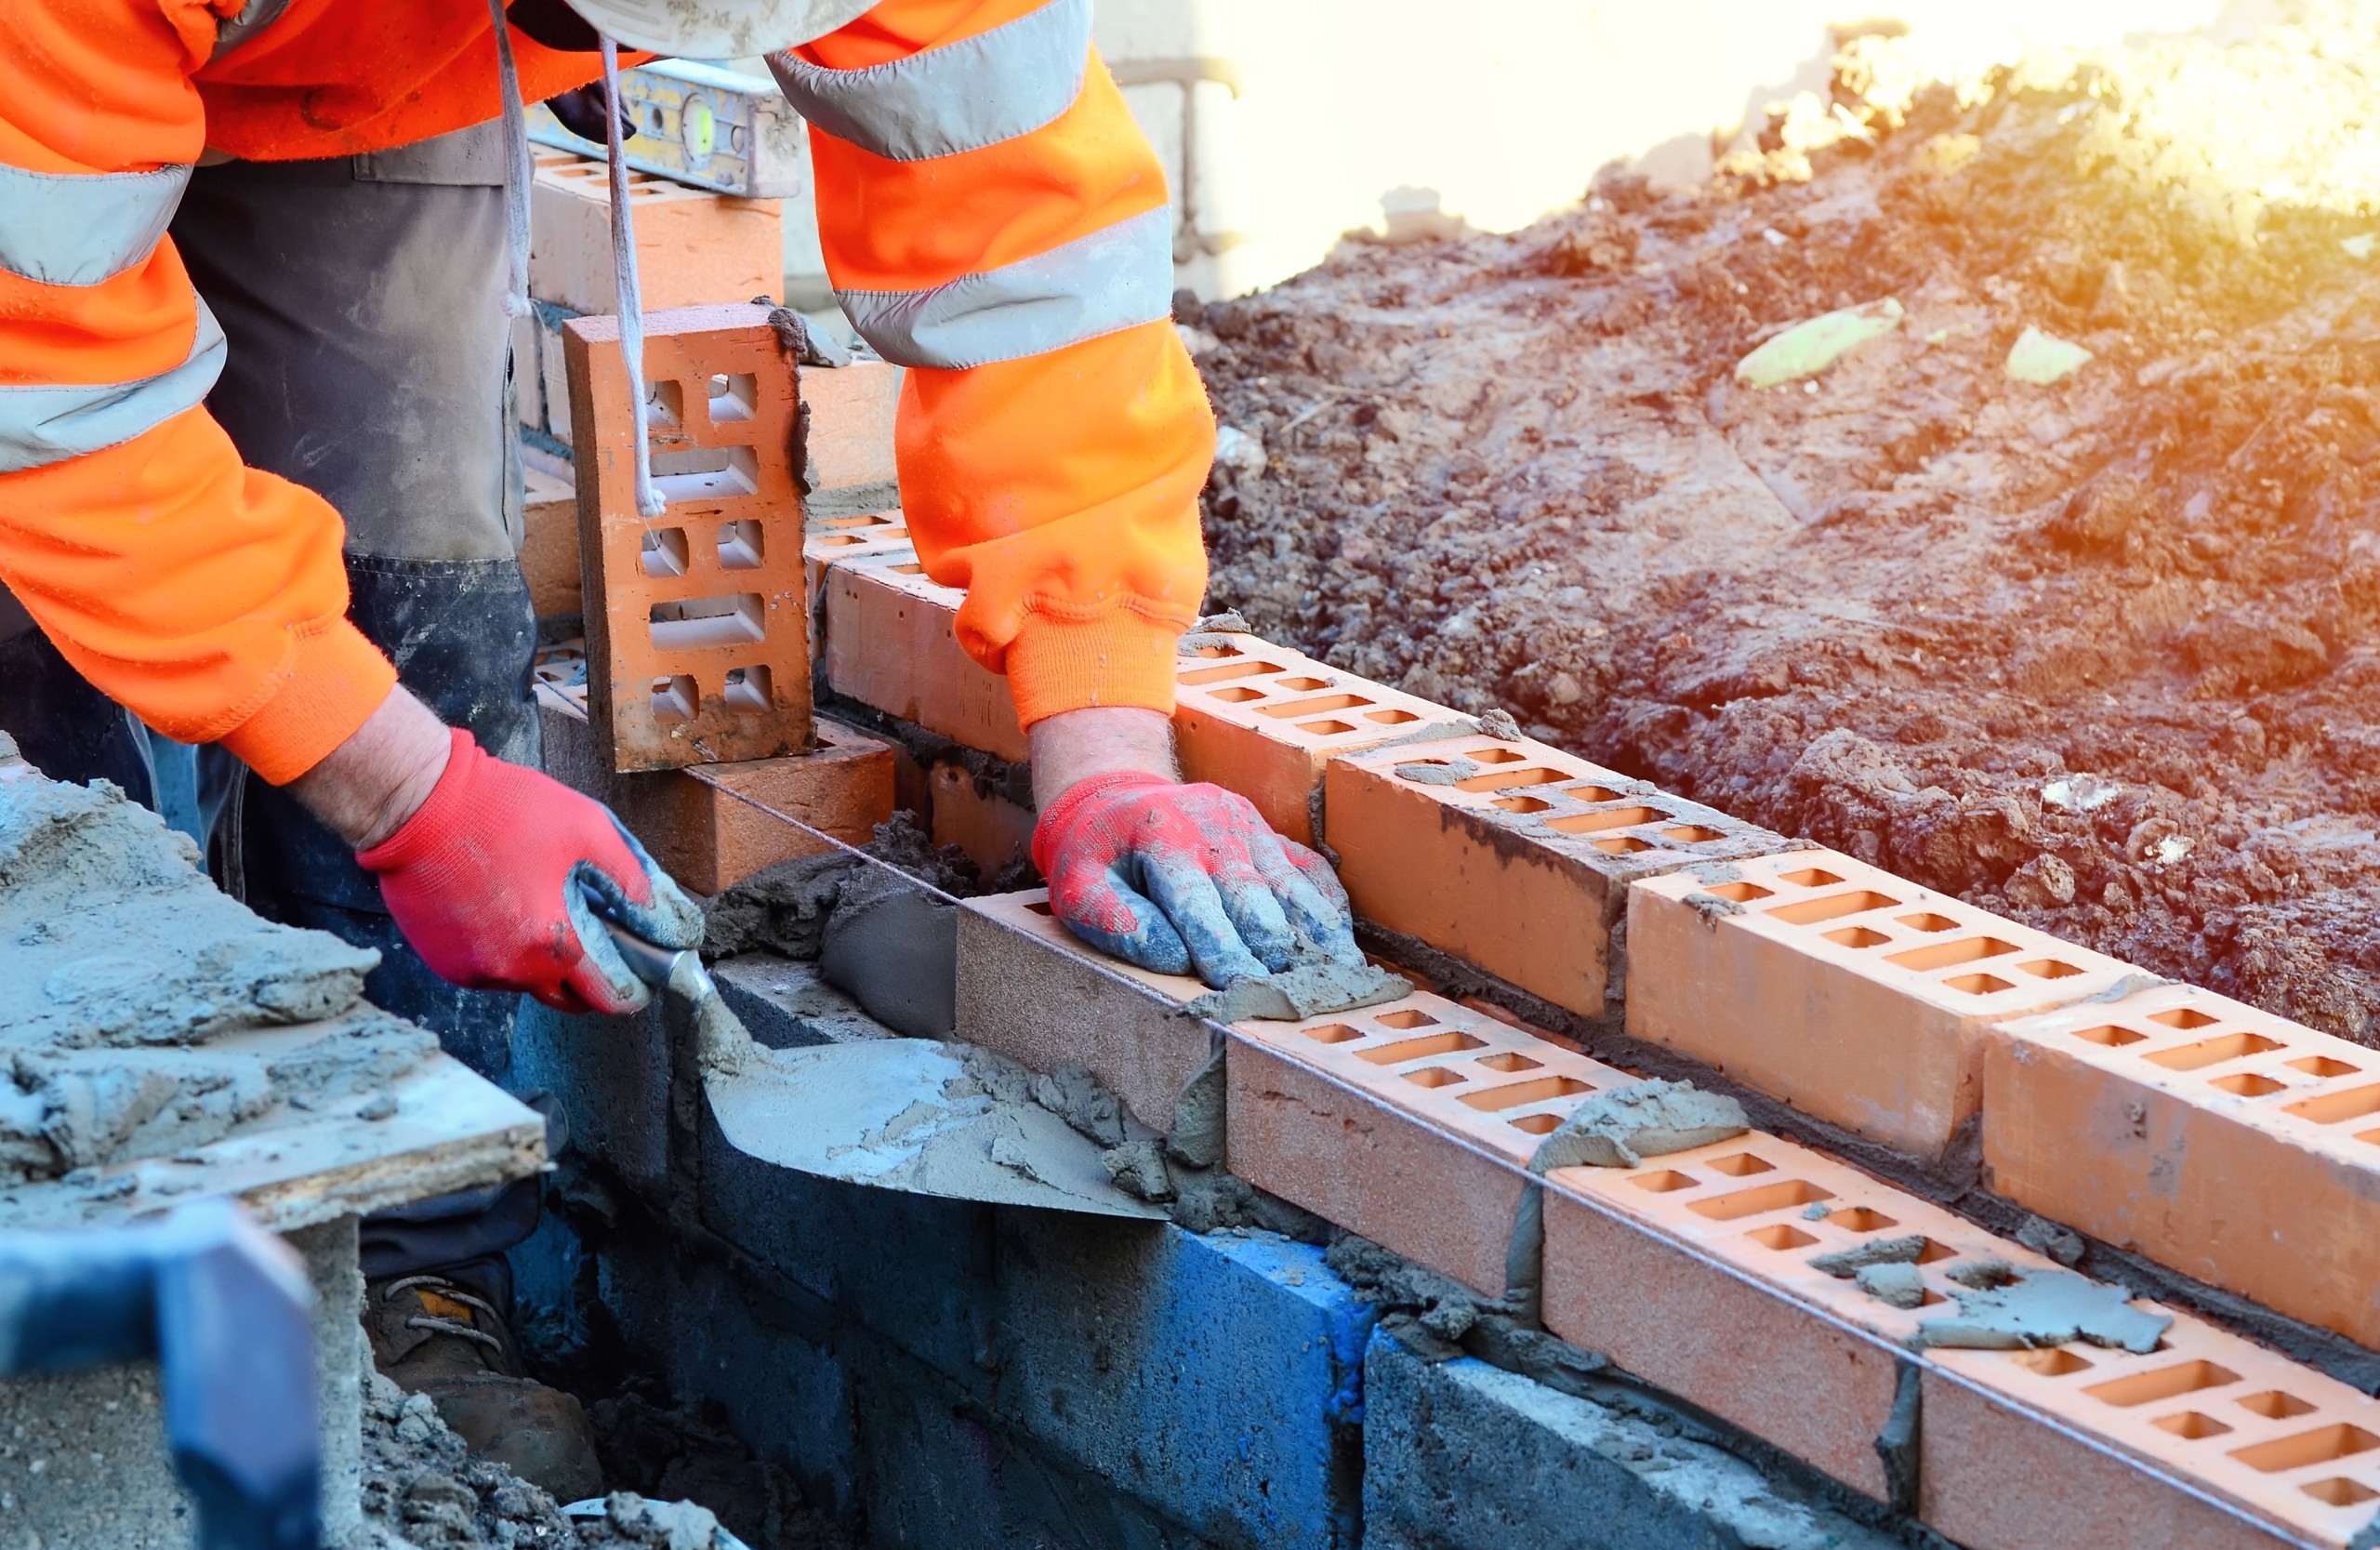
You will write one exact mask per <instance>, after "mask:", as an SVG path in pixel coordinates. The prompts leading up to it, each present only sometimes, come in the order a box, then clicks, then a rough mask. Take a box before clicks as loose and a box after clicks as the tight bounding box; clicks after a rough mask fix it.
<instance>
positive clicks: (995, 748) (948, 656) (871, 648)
mask: <svg viewBox="0 0 2380 1550" xmlns="http://www.w3.org/2000/svg"><path fill="white" fill-rule="evenodd" d="M966 595H967V594H966V593H964V592H962V591H960V590H958V589H957V588H955V587H944V586H940V585H938V584H936V583H935V582H934V581H932V580H931V579H930V578H928V576H926V574H925V567H924V566H923V565H920V564H919V563H918V561H917V559H916V558H915V557H914V556H913V555H906V554H903V553H899V552H894V553H885V554H872V555H867V556H864V557H862V558H858V559H851V560H838V561H836V562H835V563H834V564H833V566H832V567H831V568H830V569H829V571H828V572H827V576H826V682H828V683H829V684H830V685H832V686H833V688H834V691H835V693H837V694H839V695H843V696H849V697H850V698H852V699H855V700H857V701H859V702H860V703H861V704H862V705H866V706H871V707H873V708H875V709H878V710H881V711H882V712H884V713H885V714H886V715H888V716H896V717H898V718H900V719H901V720H903V721H905V722H916V723H917V724H918V725H919V726H921V727H924V728H925V729H926V730H927V731H928V732H938V733H940V734H942V735H944V736H945V737H948V738H950V739H951V740H952V741H954V742H957V743H959V744H961V745H963V746H965V747H967V748H971V749H982V750H983V751H984V752H985V753H988V754H991V755H993V756H994V757H996V758H999V759H1005V760H1007V761H1008V762H1011V763H1012V764H1013V763H1022V762H1025V761H1026V760H1028V759H1030V758H1031V757H1032V749H1030V748H1029V747H1028V746H1027V745H1026V743H1025V730H1024V728H1022V727H1020V726H1019V725H1018V724H1017V721H1016V705H1015V702H1014V701H1013V700H1012V699H1011V698H1010V697H1009V692H1008V681H1007V680H1006V679H1004V678H1002V677H1000V676H999V675H998V674H997V673H995V672H992V671H990V670H989V669H986V668H985V667H983V666H982V665H981V664H979V663H978V662H976V661H975V659H974V658H973V657H972V656H968V655H967V653H966V652H965V651H964V650H962V649H960V647H959V637H958V635H957V633H956V631H955V629H954V624H955V621H956V620H957V618H958V616H959V603H962V602H963V601H965V599H966Z"/></svg>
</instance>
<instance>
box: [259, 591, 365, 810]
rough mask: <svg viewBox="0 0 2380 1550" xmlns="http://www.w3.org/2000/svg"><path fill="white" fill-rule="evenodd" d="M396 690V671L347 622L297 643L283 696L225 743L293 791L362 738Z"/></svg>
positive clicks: (273, 781)
mask: <svg viewBox="0 0 2380 1550" xmlns="http://www.w3.org/2000/svg"><path fill="white" fill-rule="evenodd" d="M396 686H397V669H394V668H392V667H390V665H389V659H388V658H387V657H386V656H382V655H381V654H380V648H379V647H377V646H376V645H374V644H373V643H371V642H369V641H367V640H365V639H364V632H363V631H362V630H360V629H356V628H355V626H354V625H352V624H350V622H348V621H347V620H345V619H338V620H336V621H334V622H333V623H332V624H331V625H330V626H329V628H327V629H322V630H320V631H318V632H315V633H312V634H306V635H300V636H299V637H298V653H297V656H296V657H295V658H294V659H293V660H292V661H291V662H290V664H289V676H288V678H287V679H286V680H285V681H284V682H283V683H282V685H281V689H280V692H279V693H277V694H275V695H274V696H272V698H271V699H269V700H267V701H265V702H264V708H263V709H260V710H258V712H257V713H256V714H255V715H253V716H250V717H249V718H248V719H247V720H246V721H245V722H241V723H240V724H239V725H238V726H235V727H233V728H232V729H231V731H230V732H227V733H225V734H224V735H223V737H222V739H221V741H222V744H223V746H224V747H225V748H227V749H231V752H233V753H235V754H237V755H238V756H239V758H240V761H241V762H243V763H245V764H246V765H247V766H248V768H250V769H252V770H254V771H256V773H257V774H258V775H262V776H264V778H265V779H266V780H268V781H270V782H271V784H273V785H275V786H286V785H288V784H289V783H290V782H291V781H293V780H295V779H297V778H298V776H299V775H304V774H305V773H306V772H307V771H308V770H311V769H312V768H313V767H314V766H315V765H317V764H319V763H321V762H323V761H324V759H325V758H327V757H328V756H329V754H330V751H331V750H332V749H335V748H337V747H338V746H339V745H340V744H341V743H344V742H346V741H347V740H348V739H349V738H350V737H352V736H354V735H355V733H356V729H357V728H359V727H361V726H362V725H363V724H364V722H367V721H369V720H371V719H372V712H374V711H375V710H377V709H380V704H381V702H382V701H384V700H386V699H387V698H388V697H389V691H390V690H391V689H394V688H395V687H396Z"/></svg>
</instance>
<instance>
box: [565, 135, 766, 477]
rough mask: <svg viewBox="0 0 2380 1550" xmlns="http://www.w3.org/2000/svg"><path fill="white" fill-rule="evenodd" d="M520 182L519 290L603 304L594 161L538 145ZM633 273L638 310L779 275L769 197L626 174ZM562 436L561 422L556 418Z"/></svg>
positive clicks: (584, 304) (609, 296) (744, 290)
mask: <svg viewBox="0 0 2380 1550" xmlns="http://www.w3.org/2000/svg"><path fill="white" fill-rule="evenodd" d="M536 161H537V169H536V179H534V180H533V181H532V183H531V184H530V189H529V293H530V294H531V295H532V296H535V297H536V298H538V299H539V300H541V301H550V302H552V303H554V304H555V305H557V306H560V307H566V308H568V309H569V310H570V311H574V312H601V313H609V312H614V311H618V309H619V301H618V297H617V294H616V292H615V289H614V286H613V281H612V197H611V184H610V182H609V181H608V175H607V173H606V170H605V168H604V166H603V164H602V162H599V161H593V160H590V159H588V158H587V157H583V156H574V155H572V154H571V153H570V152H566V151H549V150H547V149H544V148H542V147H541V148H539V149H538V151H537V152H536ZM628 199H629V202H630V205H631V208H632V209H633V210H634V211H635V214H636V258H637V281H638V284H639V286H640V288H641V291H642V292H643V297H644V308H645V311H648V312H655V311H667V310H668V309H670V308H676V307H697V306H707V305H718V304H721V303H724V302H730V301H739V302H740V301H749V300H750V299H751V298H754V297H756V296H760V295H772V296H773V295H774V294H775V293H776V291H777V288H778V287H779V286H780V285H783V284H784V281H785V276H784V273H783V269H784V258H785V255H784V234H783V224H782V221H781V219H780V215H779V206H778V203H777V201H775V200H774V199H737V198H734V197H732V196H730V195H727V194H721V193H712V192H707V191H706V190H703V189H692V188H687V187H685V186H684V185H682V184H679V183H672V182H670V181H669V180H668V179H665V178H656V177H654V176H652V175H651V174H649V173H642V172H630V173H629V174H628ZM558 430H559V431H560V433H561V434H562V435H563V436H564V437H565V438H567V436H568V435H569V431H567V429H566V428H558Z"/></svg>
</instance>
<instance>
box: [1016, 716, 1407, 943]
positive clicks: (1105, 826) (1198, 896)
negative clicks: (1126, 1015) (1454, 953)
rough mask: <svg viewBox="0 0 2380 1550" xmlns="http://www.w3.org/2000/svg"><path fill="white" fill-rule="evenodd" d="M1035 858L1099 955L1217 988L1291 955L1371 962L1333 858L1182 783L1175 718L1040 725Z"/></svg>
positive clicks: (1241, 805) (1227, 800)
mask: <svg viewBox="0 0 2380 1550" xmlns="http://www.w3.org/2000/svg"><path fill="white" fill-rule="evenodd" d="M1031 738H1032V743H1033V793H1034V801H1035V802H1036V804H1038V806H1039V808H1040V809H1041V821H1040V823H1039V824H1038V826H1037V827H1036V828H1035V829H1034V831H1033V861H1034V865H1036V866H1038V867H1039V868H1041V875H1042V876H1043V877H1046V878H1048V879H1049V880H1050V909H1051V913H1052V914H1054V915H1055V916H1056V917H1057V918H1058V919H1059V921H1062V922H1064V925H1065V927H1066V929H1067V930H1069V931H1071V932H1073V933H1074V934H1076V935H1077V936H1079V937H1081V938H1082V939H1083V940H1084V941H1086V942H1088V943H1090V944H1091V946H1092V947H1097V948H1099V949H1100V950H1101V951H1103V952H1106V953H1111V954H1113V955H1114V956H1116V957H1117V958H1121V959H1124V960H1127V961H1130V962H1132V963H1137V964H1139V965H1140V966H1141V967H1142V968H1144V969H1154V970H1156V971H1157V972H1158V973H1160V974H1194V973H1195V974H1197V975H1198V977H1199V978H1201V979H1203V980H1205V981H1206V982H1207V983H1208V984H1209V985H1211V986H1214V987H1217V988H1221V987H1223V986H1225V985H1228V984H1230V983H1231V982H1232V981H1233V980H1236V979H1248V978H1252V977H1255V976H1257V975H1261V974H1265V973H1267V972H1268V971H1273V970H1280V969H1286V968H1289V966H1290V965H1291V964H1293V963H1298V962H1302V961H1312V960H1315V959H1316V958H1330V959H1335V960H1339V961H1341V962H1344V963H1361V962H1362V961H1363V954H1362V953H1361V952H1360V951H1358V950H1357V948H1356V947H1355V927H1354V922H1353V920H1352V917H1351V915H1350V913H1349V911H1348V908H1347V893H1346V890H1345V889H1343V888H1342V887H1340V886H1339V880H1338V878H1336V877H1334V876H1333V875H1331V871H1330V867H1329V863H1327V862H1325V861H1324V860H1323V859H1322V857H1320V856H1318V855H1316V854H1314V852H1312V851H1310V850H1308V849H1306V848H1305V847H1304V846H1303V845H1301V844H1298V843H1297V842H1296V841H1289V840H1284V839H1282V838H1281V837H1280V836H1279V835H1277V834H1276V833H1274V832H1273V830H1272V828H1270V827H1269V826H1268V825H1266V823H1265V822H1264V820H1263V817H1262V816H1260V815H1258V813H1257V811H1256V809H1255V808H1254V807H1253V806H1251V805H1250V803H1249V801H1248V799H1246V798H1245V797H1242V796H1239V795H1238V794H1237V793H1236V792H1232V791H1226V790H1224V789H1223V788H1222V787H1220V786H1209V785H1205V784H1203V783H1201V784H1197V785H1189V786H1185V785H1183V784H1182V777H1181V775H1180V774H1179V773H1178V772H1177V770H1176V768H1175V765H1174V762H1173V741H1172V738H1173V728H1172V723H1171V722H1170V721H1169V720H1168V719H1167V718H1166V717H1164V716H1162V715H1160V714H1158V713H1157V711H1154V710H1139V709H1125V708H1120V707H1119V708H1105V707H1100V708H1093V709H1084V710H1068V711H1064V712H1063V713H1061V714H1059V715H1055V716H1051V717H1047V718H1045V719H1043V720H1041V721H1038V722H1034V723H1033V729H1032V732H1031Z"/></svg>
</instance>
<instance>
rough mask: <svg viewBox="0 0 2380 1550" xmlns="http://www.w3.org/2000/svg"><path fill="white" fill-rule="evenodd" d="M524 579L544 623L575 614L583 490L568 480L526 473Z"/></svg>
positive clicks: (523, 476)
mask: <svg viewBox="0 0 2380 1550" xmlns="http://www.w3.org/2000/svg"><path fill="white" fill-rule="evenodd" d="M522 478H523V480H524V482H525V484H526V485H527V490H526V494H525V495H524V497H523V498H522V505H521V527H522V539H521V575H522V579H523V580H525V581H527V582H528V583H529V601H530V602H531V603H534V604H535V605H536V610H537V616H538V617H539V618H541V619H543V618H551V617H552V616H555V615H557V614H575V613H577V612H579V610H580V607H581V603H580V601H579V590H578V491H577V489H576V488H575V486H574V485H573V484H571V483H570V481H568V480H566V479H557V478H555V477H554V476H553V475H552V474H549V473H546V472H544V471H542V470H537V469H528V470H523V473H522Z"/></svg>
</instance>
